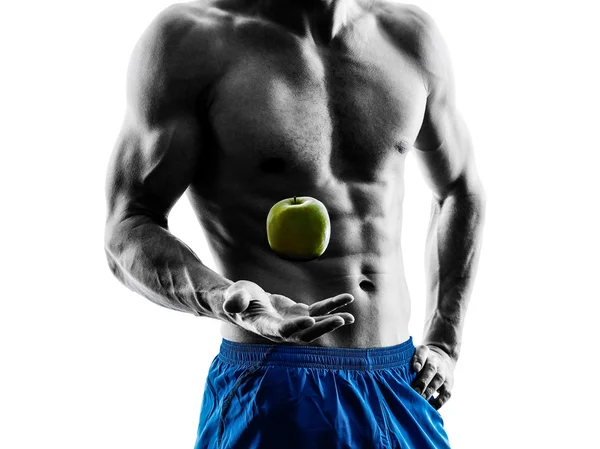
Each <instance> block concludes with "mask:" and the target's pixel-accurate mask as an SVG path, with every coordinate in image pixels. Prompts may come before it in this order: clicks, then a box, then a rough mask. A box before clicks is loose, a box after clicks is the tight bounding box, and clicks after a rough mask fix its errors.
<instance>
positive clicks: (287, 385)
mask: <svg viewBox="0 0 600 449" xmlns="http://www.w3.org/2000/svg"><path fill="white" fill-rule="evenodd" d="M127 92H128V94H127V95H128V96H127V99H128V108H127V113H126V117H125V120H124V125H123V128H122V131H121V133H120V136H119V138H118V142H117V145H116V148H115V151H114V153H113V156H112V159H111V162H110V166H109V169H108V180H107V198H108V219H107V226H106V252H107V256H108V261H109V265H110V268H111V270H112V271H113V272H114V274H115V275H116V277H117V278H118V279H119V280H120V281H121V282H123V283H124V284H125V285H126V286H127V287H129V288H130V289H132V290H134V291H136V292H138V293H139V294H141V295H143V296H144V297H146V298H148V299H149V300H151V301H153V302H155V303H157V304H159V305H161V306H164V307H168V308H171V309H175V310H179V311H183V312H188V313H193V314H195V315H198V316H200V317H210V318H215V319H218V320H220V321H221V322H222V324H221V334H222V337H223V341H222V346H221V350H220V353H219V355H218V356H217V357H216V358H215V359H214V361H213V364H212V365H211V368H210V371H209V375H208V378H207V381H206V389H205V392H204V398H203V401H202V411H201V416H200V425H199V428H198V438H197V441H196V448H198V449H199V448H236V449H237V448H244V449H249V448H260V449H271V448H287V449H295V448H298V449H300V448H303V449H306V448H311V449H314V448H327V449H332V448H338V447H340V448H342V447H344V448H348V447H352V448H379V447H385V448H398V447H402V448H446V447H449V446H448V438H447V435H446V433H445V431H444V428H443V421H442V419H441V416H440V415H439V412H438V411H437V409H439V408H440V407H441V406H442V405H443V404H444V403H445V402H446V401H447V400H448V398H449V397H450V392H451V389H452V385H453V371H454V367H455V364H456V361H457V359H458V356H459V352H460V346H461V333H462V328H463V323H464V319H465V313H466V310H467V304H468V300H469V296H470V292H471V289H472V286H473V280H474V277H475V272H476V266H477V261H478V255H479V249H480V244H481V235H482V225H483V217H484V208H485V200H484V191H483V189H482V185H481V183H480V181H479V179H478V176H477V173H476V168H475V163H474V158H473V153H472V148H471V143H470V140H469V136H468V132H467V129H466V128H465V125H464V124H463V122H462V120H461V119H460V117H459V114H458V113H457V111H456V107H455V99H454V85H453V80H452V73H451V68H450V63H449V59H448V53H447V50H446V48H445V46H444V43H443V40H442V39H441V37H440V35H439V32H438V30H437V29H436V26H435V24H434V23H433V22H432V20H431V18H430V17H429V16H427V15H426V14H425V13H424V12H423V11H421V10H420V9H418V8H417V7H414V6H407V5H400V4H397V3H393V2H391V1H389V0H374V1H373V0H285V1H284V0H201V1H198V2H193V3H185V4H176V5H173V6H171V7H169V8H167V9H166V10H165V11H163V12H162V13H161V14H159V15H158V17H157V18H156V19H155V20H154V21H153V23H152V24H151V25H150V26H149V28H148V29H147V30H146V32H145V33H144V34H143V35H142V37H141V39H140V41H139V42H138V44H137V46H136V48H135V50H134V52H133V56H132V59H131V63H130V68H129V74H128V86H127ZM411 150H412V151H413V152H414V154H415V157H416V158H417V160H418V161H419V164H420V166H421V167H422V169H423V173H424V175H425V177H426V179H427V182H428V184H429V186H430V187H431V189H432V192H433V202H432V212H431V221H430V225H429V234H428V237H427V248H426V252H427V284H428V285H427V292H428V293H427V295H428V296H427V315H426V323H425V329H424V330H425V332H424V341H423V344H422V345H419V346H418V347H417V348H415V346H414V345H413V343H412V338H411V337H410V335H409V332H408V322H409V316H410V307H411V305H410V298H409V293H408V289H407V285H406V281H405V277H404V267H403V260H402V253H401V223H402V199H403V194H404V187H403V183H404V178H403V176H404V175H403V171H404V161H405V158H406V155H407V153H408V152H409V151H411ZM185 191H187V194H188V197H189V200H190V202H191V204H192V206H193V208H194V210H195V212H196V214H197V217H198V220H199V221H200V223H201V225H202V226H203V229H204V231H205V235H206V236H207V239H208V242H209V245H210V247H211V250H212V252H213V254H214V256H215V260H216V263H217V264H218V271H219V272H220V273H217V272H215V271H213V270H211V269H209V268H207V267H206V266H205V265H203V263H202V261H200V260H199V258H198V257H197V256H196V255H195V254H194V253H193V252H192V251H191V250H190V248H188V247H187V246H186V245H185V244H184V243H183V242H181V241H180V240H178V239H177V238H176V237H175V236H174V235H172V234H171V233H170V232H169V230H168V226H167V217H168V214H169V211H170V209H171V208H172V207H173V205H174V204H175V202H176V201H177V200H178V199H179V198H180V196H181V195H182V194H183V193H184V192H185ZM293 196H311V197H314V198H317V199H319V200H320V201H322V202H323V203H324V204H325V206H326V207H327V209H328V211H329V215H330V218H331V240H330V243H329V247H328V248H327V250H326V252H325V253H324V254H323V255H322V256H321V257H319V258H318V259H315V260H312V261H308V262H294V261H290V260H285V259H282V258H280V257H278V256H277V255H275V253H273V252H272V251H271V249H270V247H269V244H268V241H267V235H266V217H267V214H268V212H269V210H270V208H271V206H272V205H273V204H275V203H276V202H278V201H280V200H281V199H284V198H290V197H293Z"/></svg>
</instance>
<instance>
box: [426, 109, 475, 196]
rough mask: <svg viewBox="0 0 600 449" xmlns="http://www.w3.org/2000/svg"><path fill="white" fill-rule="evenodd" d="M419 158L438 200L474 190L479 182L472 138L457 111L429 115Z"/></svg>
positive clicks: (450, 110)
mask: <svg viewBox="0 0 600 449" xmlns="http://www.w3.org/2000/svg"><path fill="white" fill-rule="evenodd" d="M415 156H416V159H417V162H418V164H419V167H420V168H421V172H422V173H423V175H424V177H425V180H426V182H427V184H428V185H429V187H430V188H431V190H432V191H433V193H434V195H435V196H436V197H437V198H438V199H441V198H444V197H445V196H447V195H448V194H449V193H451V192H452V191H455V190H456V189H467V190H469V189H473V188H474V184H475V183H476V182H477V179H476V173H475V161H474V157H473V146H472V142H471V137H470V134H469V131H468V128H467V126H466V124H465V122H464V120H463V118H462V116H461V115H460V113H459V112H458V111H457V110H456V109H455V108H450V107H447V106H446V107H442V108H441V109H440V110H435V111H428V112H426V114H425V119H424V122H423V127H422V129H421V132H420V133H419V138H418V139H417V142H416V143H415Z"/></svg>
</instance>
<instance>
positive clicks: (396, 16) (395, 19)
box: [374, 0, 449, 78]
mask: <svg viewBox="0 0 600 449" xmlns="http://www.w3.org/2000/svg"><path fill="white" fill-rule="evenodd" d="M374 13H375V15H376V18H377V20H378V22H379V24H380V26H381V28H382V29H383V30H384V32H386V33H387V34H388V35H389V36H390V38H391V39H392V40H393V41H394V42H395V43H396V44H397V45H398V46H399V47H401V49H402V50H403V51H405V52H407V53H408V54H409V55H410V56H411V57H412V58H413V59H414V61H415V62H416V63H417V65H419V67H420V68H421V69H422V70H423V71H424V72H425V73H426V74H427V75H429V76H435V77H437V78H445V77H446V76H447V74H448V71H449V55H448V50H447V47H446V43H445V41H444V38H443V37H442V34H441V32H440V30H439V28H438V26H437V24H436V22H435V21H434V19H433V18H432V17H431V16H430V15H429V14H428V13H427V12H425V11H424V10H423V9H421V8H420V7H418V6H416V5H411V4H402V3H397V2H395V1H392V0H377V3H376V6H375V8H374Z"/></svg>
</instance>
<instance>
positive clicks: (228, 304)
mask: <svg viewBox="0 0 600 449" xmlns="http://www.w3.org/2000/svg"><path fill="white" fill-rule="evenodd" d="M251 299H252V296H251V295H250V293H248V292H247V291H246V290H244V289H241V288H236V289H234V288H231V287H230V288H228V289H227V290H226V291H225V301H223V310H225V312H227V313H241V312H243V311H244V310H246V309H247V308H248V306H249V305H250V300H251Z"/></svg>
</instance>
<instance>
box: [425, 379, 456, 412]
mask: <svg viewBox="0 0 600 449" xmlns="http://www.w3.org/2000/svg"><path fill="white" fill-rule="evenodd" d="M439 392H440V394H439V395H438V397H437V398H435V399H432V400H431V401H429V403H430V404H431V406H432V407H433V408H435V409H436V410H439V409H440V408H442V406H443V405H444V404H445V403H446V402H448V399H450V397H451V396H452V394H451V393H450V391H448V390H447V387H446V384H444V385H442V386H441V387H440V389H439Z"/></svg>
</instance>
